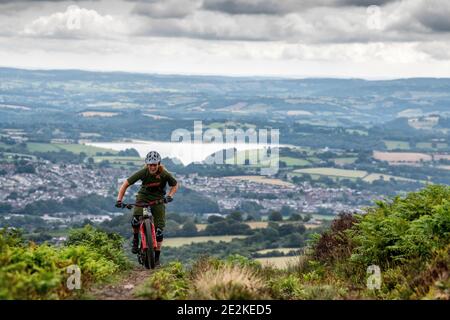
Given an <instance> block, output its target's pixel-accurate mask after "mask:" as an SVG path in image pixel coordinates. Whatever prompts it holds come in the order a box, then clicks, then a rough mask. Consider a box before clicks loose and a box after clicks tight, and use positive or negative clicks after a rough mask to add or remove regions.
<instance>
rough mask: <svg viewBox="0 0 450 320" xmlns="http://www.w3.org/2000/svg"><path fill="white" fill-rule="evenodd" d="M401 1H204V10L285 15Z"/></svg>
mask: <svg viewBox="0 0 450 320" xmlns="http://www.w3.org/2000/svg"><path fill="white" fill-rule="evenodd" d="M398 1H400V0H315V1H314V0H283V1H280V0H278V1H277V0H204V3H203V9H205V10H211V11H219V12H224V13H228V14H267V15H284V14H287V13H292V12H301V11H304V10H307V9H309V8H313V7H346V6H357V7H368V6H370V5H378V6H381V5H385V4H388V3H394V2H398Z"/></svg>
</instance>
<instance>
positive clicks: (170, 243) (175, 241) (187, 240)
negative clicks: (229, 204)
mask: <svg viewBox="0 0 450 320" xmlns="http://www.w3.org/2000/svg"><path fill="white" fill-rule="evenodd" d="M246 237H247V236H243V235H241V236H205V237H179V238H166V239H164V246H167V247H181V246H183V245H185V244H191V243H199V242H208V241H214V242H220V241H225V242H231V241H232V240H233V239H236V238H238V239H243V238H246Z"/></svg>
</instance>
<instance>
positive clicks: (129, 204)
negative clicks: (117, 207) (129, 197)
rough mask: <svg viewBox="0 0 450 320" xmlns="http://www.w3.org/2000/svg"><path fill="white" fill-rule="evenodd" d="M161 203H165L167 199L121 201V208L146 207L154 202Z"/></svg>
mask: <svg viewBox="0 0 450 320" xmlns="http://www.w3.org/2000/svg"><path fill="white" fill-rule="evenodd" d="M161 203H167V200H166V199H158V200H153V201H148V202H137V203H122V209H124V208H127V209H132V208H133V207H139V208H148V207H151V206H154V205H156V204H161Z"/></svg>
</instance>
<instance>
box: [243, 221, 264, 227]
mask: <svg viewBox="0 0 450 320" xmlns="http://www.w3.org/2000/svg"><path fill="white" fill-rule="evenodd" d="M245 224H247V225H248V226H249V227H250V229H264V228H267V226H268V225H269V222H267V221H250V222H245Z"/></svg>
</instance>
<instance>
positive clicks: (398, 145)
mask: <svg viewBox="0 0 450 320" xmlns="http://www.w3.org/2000/svg"><path fill="white" fill-rule="evenodd" d="M384 144H385V145H386V148H387V149H388V150H395V149H400V150H409V149H410V145H409V142H407V141H398V140H384Z"/></svg>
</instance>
